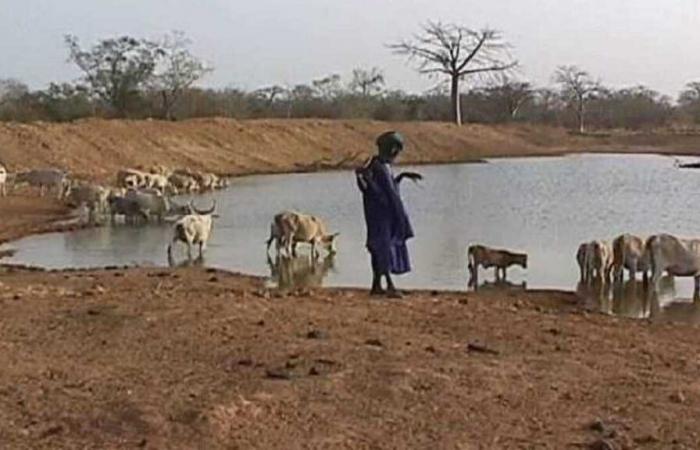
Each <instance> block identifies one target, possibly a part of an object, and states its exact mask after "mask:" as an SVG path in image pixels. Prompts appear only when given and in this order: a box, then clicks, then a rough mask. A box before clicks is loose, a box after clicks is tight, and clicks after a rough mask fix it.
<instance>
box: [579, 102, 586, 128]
mask: <svg viewBox="0 0 700 450" xmlns="http://www.w3.org/2000/svg"><path fill="white" fill-rule="evenodd" d="M585 108H586V107H585V105H584V103H583V101H582V102H581V103H580V105H579V108H578V131H579V133H581V134H583V133H585V132H586V126H585V123H584V115H585V113H586V112H585Z"/></svg>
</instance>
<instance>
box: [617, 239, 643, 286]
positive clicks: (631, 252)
mask: <svg viewBox="0 0 700 450" xmlns="http://www.w3.org/2000/svg"><path fill="white" fill-rule="evenodd" d="M612 246H613V263H612V264H613V269H612V270H613V275H614V276H613V279H614V280H615V282H617V283H621V282H622V278H623V274H622V269H623V268H624V269H627V270H628V271H629V277H630V280H634V279H635V277H636V274H637V272H642V273H643V276H644V279H647V271H648V270H649V255H648V254H647V252H646V251H645V250H646V249H645V245H644V240H642V238H640V237H638V236H633V235H631V234H623V235H621V236H618V237H616V238H615V240H613V244H612Z"/></svg>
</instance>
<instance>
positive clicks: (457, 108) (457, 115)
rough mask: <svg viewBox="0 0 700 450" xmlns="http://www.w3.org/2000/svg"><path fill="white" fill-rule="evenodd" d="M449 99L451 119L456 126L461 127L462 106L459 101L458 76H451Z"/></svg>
mask: <svg viewBox="0 0 700 450" xmlns="http://www.w3.org/2000/svg"><path fill="white" fill-rule="evenodd" d="M450 97H451V100H452V118H453V119H454V121H455V123H456V124H457V125H462V105H461V104H460V101H459V76H456V75H452V83H451V89H450Z"/></svg>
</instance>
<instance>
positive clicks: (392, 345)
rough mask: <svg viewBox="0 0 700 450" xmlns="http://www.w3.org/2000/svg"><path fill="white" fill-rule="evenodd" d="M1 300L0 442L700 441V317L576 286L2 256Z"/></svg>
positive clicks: (473, 444)
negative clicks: (473, 289) (436, 283)
mask: <svg viewBox="0 0 700 450" xmlns="http://www.w3.org/2000/svg"><path fill="white" fill-rule="evenodd" d="M0 307H1V308H2V311H3V314H2V316H0V347H1V348H2V351H0V367H2V370H0V442H2V443H3V444H2V446H3V448H28V449H29V448H31V449H42V448H138V447H142V448H182V449H192V448H202V449H204V448H212V449H214V448H241V449H247V448H279V449H292V448H318V449H321V448H323V449H326V448H348V449H357V448H368V449H369V448H373V449H379V448H425V449H435V448H440V449H442V448H445V449H448V448H455V449H477V448H499V449H500V448H552V449H564V448H650V449H669V448H688V449H694V448H700V436H699V434H698V433H700V416H699V415H698V414H697V411H698V408H700V381H699V380H698V377H697V374H698V371H699V370H700V360H698V351H697V349H698V347H699V346H700V334H699V333H697V329H696V328H693V327H687V326H683V325H660V324H650V323H647V322H644V321H632V320H622V319H617V318H613V317H608V316H602V315H598V314H589V313H586V312H582V311H581V310H580V309H579V308H578V307H577V305H576V300H575V298H574V296H573V294H569V293H559V292H529V293H523V292H510V293H507V292H488V291H484V292H480V293H479V294H475V293H458V292H456V293H447V292H445V293H438V292H414V293H410V294H409V295H408V296H407V297H406V298H405V299H402V300H386V299H375V298H369V297H368V296H367V295H366V293H365V292H364V291H358V290H335V289H322V290H316V291H297V292H291V293H281V292H276V291H268V290H266V289H264V288H263V287H262V283H261V281H260V280H257V279H254V278H250V277H244V276H240V275H234V274H228V273H223V272H217V271H213V270H206V269H199V268H190V269H176V270H166V269H143V268H142V269H112V270H93V271H75V272H56V273H43V272H33V271H25V270H16V269H4V271H3V272H2V273H0ZM606 445H608V447H606Z"/></svg>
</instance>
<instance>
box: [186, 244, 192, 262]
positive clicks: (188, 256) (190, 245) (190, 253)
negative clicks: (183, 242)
mask: <svg viewBox="0 0 700 450" xmlns="http://www.w3.org/2000/svg"><path fill="white" fill-rule="evenodd" d="M187 259H189V260H190V261H192V242H190V241H187Z"/></svg>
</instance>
